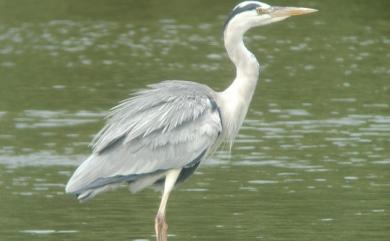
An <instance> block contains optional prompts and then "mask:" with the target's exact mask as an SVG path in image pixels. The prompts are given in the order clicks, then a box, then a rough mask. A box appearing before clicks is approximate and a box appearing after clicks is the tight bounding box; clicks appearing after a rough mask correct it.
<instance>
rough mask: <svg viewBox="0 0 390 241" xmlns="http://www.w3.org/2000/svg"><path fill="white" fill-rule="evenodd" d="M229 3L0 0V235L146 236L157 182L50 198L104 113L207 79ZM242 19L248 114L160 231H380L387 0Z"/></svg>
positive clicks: (228, 234) (236, 236)
mask: <svg viewBox="0 0 390 241" xmlns="http://www.w3.org/2000/svg"><path fill="white" fill-rule="evenodd" d="M235 3H236V2H235V1H213V2H212V3H211V2H210V1H205V0H201V1H196V2H191V3H189V2H184V1H176V0H174V1H169V2H168V1H119V0H116V1H104V0H100V1H95V2H94V3H89V2H87V1H81V2H80V1H73V0H72V1H66V2H63V1H45V0H44V1H24V0H20V1H10V0H0V213H1V216H0V240H8V241H13V240H15V241H16V240H17V241H21V240H29V241H32V240H137V241H141V240H142V241H145V240H154V236H153V218H154V215H155V211H156V209H157V207H158V203H159V194H158V193H156V192H154V191H152V190H146V191H144V192H141V193H139V194H137V195H129V193H128V192H127V190H126V188H123V189H120V190H118V191H116V192H111V193H106V194H104V195H100V196H98V197H97V198H96V199H95V200H93V201H91V202H88V203H84V204H79V203H78V202H77V201H75V200H74V199H73V198H72V197H70V196H67V195H65V194H64V186H65V183H66V181H67V179H68V178H69V176H70V175H71V173H72V172H73V170H74V169H75V167H76V165H77V164H79V163H80V162H81V161H82V160H84V159H85V158H86V157H87V156H88V155H89V153H90V149H89V147H88V144H89V142H90V140H91V138H92V137H93V136H94V134H95V133H96V132H97V131H98V130H99V129H100V128H101V127H102V125H103V123H104V121H103V117H104V115H105V114H106V113H107V110H108V109H109V108H111V107H112V106H114V105H115V104H116V103H118V102H119V101H120V100H122V99H124V98H126V97H127V96H128V94H129V93H130V92H131V91H133V90H135V89H139V88H142V87H144V86H145V85H147V84H150V83H155V82H157V81H160V80H165V79H185V80H193V81H197V82H201V83H205V84H207V85H209V86H211V87H212V88H214V89H215V90H223V89H224V88H225V87H226V86H227V85H228V84H229V83H230V81H231V80H232V78H233V75H234V68H233V67H232V65H231V63H230V62H229V60H228V58H227V56H226V54H225V51H224V48H223V45H222V39H221V38H222V30H221V28H222V26H223V22H224V19H225V16H226V15H225V14H227V12H229V10H230V9H231V8H232V6H234V4H235ZM272 3H273V4H275V5H294V4H295V5H301V6H307V7H312V8H317V9H320V12H319V13H317V14H314V15H311V16H305V17H297V18H291V19H289V20H287V21H285V22H283V23H278V24H275V25H272V26H266V27H263V28H259V29H256V30H251V31H250V33H248V34H247V37H246V42H247V44H248V46H249V48H250V49H251V50H252V51H253V52H254V53H255V54H256V56H257V57H258V58H259V60H260V62H261V65H262V72H261V83H260V84H259V86H258V87H257V90H256V94H255V96H254V99H253V102H252V105H251V107H250V110H249V113H248V118H247V120H246V121H245V123H244V126H243V128H242V131H241V132H240V134H239V136H238V138H237V141H236V143H235V145H234V147H233V149H232V152H231V153H229V152H228V151H226V150H225V149H226V148H225V149H223V150H221V151H219V152H218V153H217V154H216V155H215V156H214V157H213V158H211V159H210V160H208V161H207V162H206V163H205V164H204V165H203V166H202V167H201V168H200V169H199V170H198V171H197V172H196V174H195V175H194V176H193V177H192V178H191V179H190V180H189V181H188V182H186V183H184V184H183V185H182V186H181V187H180V188H179V189H177V190H176V191H175V192H174V193H173V195H172V197H171V200H170V202H169V208H168V219H169V224H170V226H169V227H170V229H169V233H170V240H211V241H226V240H297V241H298V240H299V241H302V240H308V241H312V240H327V241H329V240H340V241H341V240H342V241H347V240H351V241H352V240H353V241H358V240H362V241H363V240H364V241H366V240H370V241H371V240H377V241H382V240H383V241H385V240H388V237H389V236H390V214H389V212H390V192H389V190H390V189H389V188H390V174H389V173H390V82H389V79H390V68H389V66H390V54H389V52H388V49H389V45H390V31H389V29H390V14H389V12H388V11H387V9H389V7H390V6H389V3H388V1H384V0H378V1H375V2H370V3H369V2H367V1H360V0H358V1H351V0H347V1H343V2H340V1H326V2H324V3H320V2H314V1H307V0H305V1H300V2H299V3H297V2H292V1H279V2H275V1H274V2H272Z"/></svg>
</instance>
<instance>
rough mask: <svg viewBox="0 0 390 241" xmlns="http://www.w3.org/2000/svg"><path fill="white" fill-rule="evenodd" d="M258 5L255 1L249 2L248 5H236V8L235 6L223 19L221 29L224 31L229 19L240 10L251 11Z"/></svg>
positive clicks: (240, 11)
mask: <svg viewBox="0 0 390 241" xmlns="http://www.w3.org/2000/svg"><path fill="white" fill-rule="evenodd" d="M258 7H260V5H259V4H257V3H250V4H248V5H245V6H243V7H238V8H235V9H234V10H233V11H232V12H231V13H230V15H229V17H228V18H227V19H226V21H225V24H224V25H223V30H224V31H225V29H226V27H227V25H228V23H229V22H230V20H232V19H233V18H234V17H235V16H236V15H238V14H240V13H242V12H246V11H252V10H255V9H256V8H258Z"/></svg>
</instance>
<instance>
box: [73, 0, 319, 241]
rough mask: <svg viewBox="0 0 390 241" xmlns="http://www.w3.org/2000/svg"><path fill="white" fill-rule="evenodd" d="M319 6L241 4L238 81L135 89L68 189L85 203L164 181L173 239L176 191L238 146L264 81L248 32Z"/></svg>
mask: <svg viewBox="0 0 390 241" xmlns="http://www.w3.org/2000/svg"><path fill="white" fill-rule="evenodd" d="M315 11H317V10H315V9H310V8H296V7H273V6H270V5H268V4H265V3H261V2H257V1H245V2H242V3H240V4H238V5H237V6H236V7H235V8H234V9H233V11H232V12H231V13H230V15H229V17H228V19H227V21H226V23H225V25H224V44H225V48H226V51H227V53H228V55H229V58H230V59H231V61H232V62H233V64H234V65H235V66H236V78H235V79H234V81H233V82H232V83H231V85H230V86H229V87H228V88H227V89H226V90H224V91H222V92H215V91H213V90H212V89H211V88H209V87H208V86H205V85H202V84H198V83H194V82H189V81H164V82H161V83H158V84H153V85H150V86H148V87H147V88H145V89H143V90H140V91H138V92H136V93H134V94H133V95H132V96H131V97H130V98H129V99H127V100H125V101H123V102H122V103H121V104H119V105H118V106H116V107H114V108H113V109H112V112H111V113H110V114H109V115H108V120H107V124H106V126H105V127H104V128H103V129H102V130H101V131H100V132H99V133H98V134H97V136H96V137H95V138H94V140H93V141H92V146H93V153H92V154H91V156H90V157H89V158H88V159H87V160H85V161H84V162H83V163H82V164H81V165H80V166H79V167H78V168H77V170H76V171H75V172H74V174H73V176H72V177H71V178H70V180H69V182H68V184H67V185H66V192H67V193H72V194H75V195H76V196H77V198H78V199H79V200H82V201H83V200H87V199H90V198H92V197H94V196H95V195H96V194H98V193H101V192H104V191H107V190H110V189H112V188H115V187H117V186H119V185H121V184H129V185H130V189H131V191H133V192H136V191H139V190H141V189H143V188H145V187H148V186H152V185H155V186H161V187H162V190H163V191H162V198H161V203H160V207H159V209H158V211H157V215H156V218H155V232H156V239H157V241H166V240H167V227H168V226H167V224H166V221H165V213H166V212H165V211H166V205H167V201H168V197H169V194H170V192H171V191H172V189H173V188H174V186H175V185H176V184H178V183H181V182H183V181H184V180H185V179H187V178H188V177H189V176H190V175H191V174H192V173H193V172H194V171H195V169H196V168H197V167H198V166H199V164H200V162H201V161H202V160H204V159H205V158H206V157H208V156H209V155H210V154H211V153H212V152H213V151H215V150H216V148H217V147H218V146H219V145H220V144H221V143H222V142H223V141H226V142H229V143H230V144H232V143H233V140H234V138H235V136H236V135H237V133H238V130H239V128H240V127H241V125H242V123H243V121H244V118H245V115H246V113H247V110H248V106H249V104H250V102H251V99H252V95H253V93H254V91H255V88H256V85H257V82H258V79H259V63H258V62H257V60H256V57H255V56H254V55H253V54H252V53H251V52H250V51H249V50H248V49H247V48H246V47H245V45H244V42H243V35H244V33H245V32H247V31H248V30H249V29H250V28H253V27H257V26H261V25H266V24H270V23H273V22H278V21H281V20H284V19H286V18H288V17H290V16H294V15H303V14H308V13H312V12H315Z"/></svg>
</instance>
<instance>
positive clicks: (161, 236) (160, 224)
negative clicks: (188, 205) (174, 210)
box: [154, 169, 181, 241]
mask: <svg viewBox="0 0 390 241" xmlns="http://www.w3.org/2000/svg"><path fill="white" fill-rule="evenodd" d="M180 172H181V169H172V170H169V171H168V172H167V175H166V176H165V183H164V191H163V194H162V198H161V203H160V207H159V208H158V211H157V215H156V219H155V224H154V229H155V231H156V240H157V241H168V232H167V231H168V224H167V223H166V221H165V210H166V206H167V202H168V198H169V194H170V193H171V191H172V189H173V187H174V186H175V183H176V180H177V178H178V177H179V174H180Z"/></svg>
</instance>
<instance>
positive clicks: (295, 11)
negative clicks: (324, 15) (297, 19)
mask: <svg viewBox="0 0 390 241" xmlns="http://www.w3.org/2000/svg"><path fill="white" fill-rule="evenodd" d="M267 10H268V14H269V15H271V16H272V17H290V16H298V15H304V14H309V13H314V12H317V11H318V10H317V9H313V8H298V7H272V8H270V9H267Z"/></svg>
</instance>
